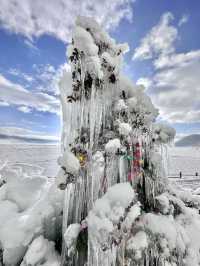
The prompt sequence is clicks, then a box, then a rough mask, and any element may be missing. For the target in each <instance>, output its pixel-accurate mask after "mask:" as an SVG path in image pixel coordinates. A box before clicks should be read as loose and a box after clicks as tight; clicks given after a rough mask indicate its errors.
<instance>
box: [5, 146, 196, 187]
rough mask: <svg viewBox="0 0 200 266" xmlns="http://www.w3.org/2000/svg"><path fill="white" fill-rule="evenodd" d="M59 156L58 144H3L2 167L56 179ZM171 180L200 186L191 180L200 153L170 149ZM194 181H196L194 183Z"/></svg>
mask: <svg viewBox="0 0 200 266" xmlns="http://www.w3.org/2000/svg"><path fill="white" fill-rule="evenodd" d="M59 154H60V146H59V145H55V144H45V145H44V144H42V145H41V144H38V145H36V144H0V165H2V164H3V163H5V162H8V163H9V164H10V165H11V167H12V165H13V166H15V167H16V165H20V166H22V168H23V167H26V168H27V167H29V166H30V165H33V166H34V167H35V168H37V167H39V169H43V173H44V175H47V176H49V177H54V176H55V175H56V173H57V171H58V165H57V158H58V156H59ZM168 157H169V167H168V169H169V176H178V175H179V172H180V171H181V172H182V174H183V179H182V180H180V179H179V178H177V179H173V180H172V179H171V180H172V182H177V183H179V184H180V183H181V184H182V185H183V186H184V187H186V188H190V189H191V188H192V189H194V188H197V187H199V186H200V176H199V177H197V178H196V177H192V176H190V175H195V173H196V172H198V173H199V175H200V149H199V148H185V147H184V148H182V147H173V148H172V147H170V148H169V150H168ZM192 179H193V180H192Z"/></svg>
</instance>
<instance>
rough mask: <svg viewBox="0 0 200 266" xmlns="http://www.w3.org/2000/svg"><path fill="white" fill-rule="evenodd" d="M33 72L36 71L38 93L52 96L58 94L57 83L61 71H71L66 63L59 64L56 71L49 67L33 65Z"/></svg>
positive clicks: (48, 65)
mask: <svg viewBox="0 0 200 266" xmlns="http://www.w3.org/2000/svg"><path fill="white" fill-rule="evenodd" d="M33 68H34V70H35V71H36V74H35V79H36V80H37V83H38V84H39V86H37V90H38V91H42V92H48V93H53V94H54V95H58V94H59V87H58V83H59V80H60V78H61V76H62V73H63V70H66V71H67V72H70V71H71V67H70V65H69V64H68V63H64V64H61V65H60V66H59V67H58V68H57V69H56V68H55V67H54V66H52V65H50V64H47V65H39V66H38V65H34V66H33Z"/></svg>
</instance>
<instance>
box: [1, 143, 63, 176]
mask: <svg viewBox="0 0 200 266" xmlns="http://www.w3.org/2000/svg"><path fill="white" fill-rule="evenodd" d="M59 154H60V146H59V145H55V144H45V145H44V144H42V145H40V144H0V165H2V164H3V163H5V162H8V163H9V164H10V165H11V167H12V165H22V167H26V166H27V165H33V166H35V168H36V167H37V166H38V167H39V168H41V169H43V170H44V172H43V173H44V175H46V176H49V177H53V176H55V175H56V173H57V171H58V165H57V158H58V156H59Z"/></svg>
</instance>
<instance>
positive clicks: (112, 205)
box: [87, 183, 135, 244]
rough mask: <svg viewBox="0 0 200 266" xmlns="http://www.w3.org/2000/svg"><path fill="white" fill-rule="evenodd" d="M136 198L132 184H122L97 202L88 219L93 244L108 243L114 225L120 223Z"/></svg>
mask: <svg viewBox="0 0 200 266" xmlns="http://www.w3.org/2000/svg"><path fill="white" fill-rule="evenodd" d="M134 197H135V194H134V190H133V189H132V187H131V186H130V184H129V183H120V184H115V185H114V186H112V187H110V188H109V189H108V191H107V193H106V194H105V195H104V196H103V197H102V198H100V199H98V200H96V202H95V203H94V207H93V209H92V210H91V211H90V212H89V214H88V217H87V224H88V231H89V232H90V237H91V241H92V242H94V243H96V242H97V243H99V244H100V243H101V244H103V243H105V242H106V241H107V237H108V235H109V233H111V232H112V231H113V230H114V224H117V223H118V222H119V218H120V217H121V216H123V214H124V211H125V208H126V207H127V206H128V205H129V204H130V202H131V201H132V200H133V199H134Z"/></svg>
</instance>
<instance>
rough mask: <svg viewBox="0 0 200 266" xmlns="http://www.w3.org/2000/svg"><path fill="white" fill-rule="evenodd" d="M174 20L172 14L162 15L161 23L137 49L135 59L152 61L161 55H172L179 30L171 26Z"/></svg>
mask: <svg viewBox="0 0 200 266" xmlns="http://www.w3.org/2000/svg"><path fill="white" fill-rule="evenodd" d="M173 19H174V17H173V15H172V13H170V12H167V13H165V14H163V15H162V17H161V19H160V21H159V23H158V24H157V25H156V26H154V27H153V28H152V29H151V30H150V32H149V33H147V35H146V36H145V37H144V38H143V39H142V40H141V43H140V46H139V47H137V48H136V49H135V52H134V55H133V59H134V60H135V59H141V60H144V59H150V58H153V57H154V56H157V55H159V54H165V55H166V54H170V53H172V52H173V51H174V42H175V40H176V38H177V35H178V32H177V29H176V28H175V27H174V26H172V25H170V23H171V21H172V20H173Z"/></svg>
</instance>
